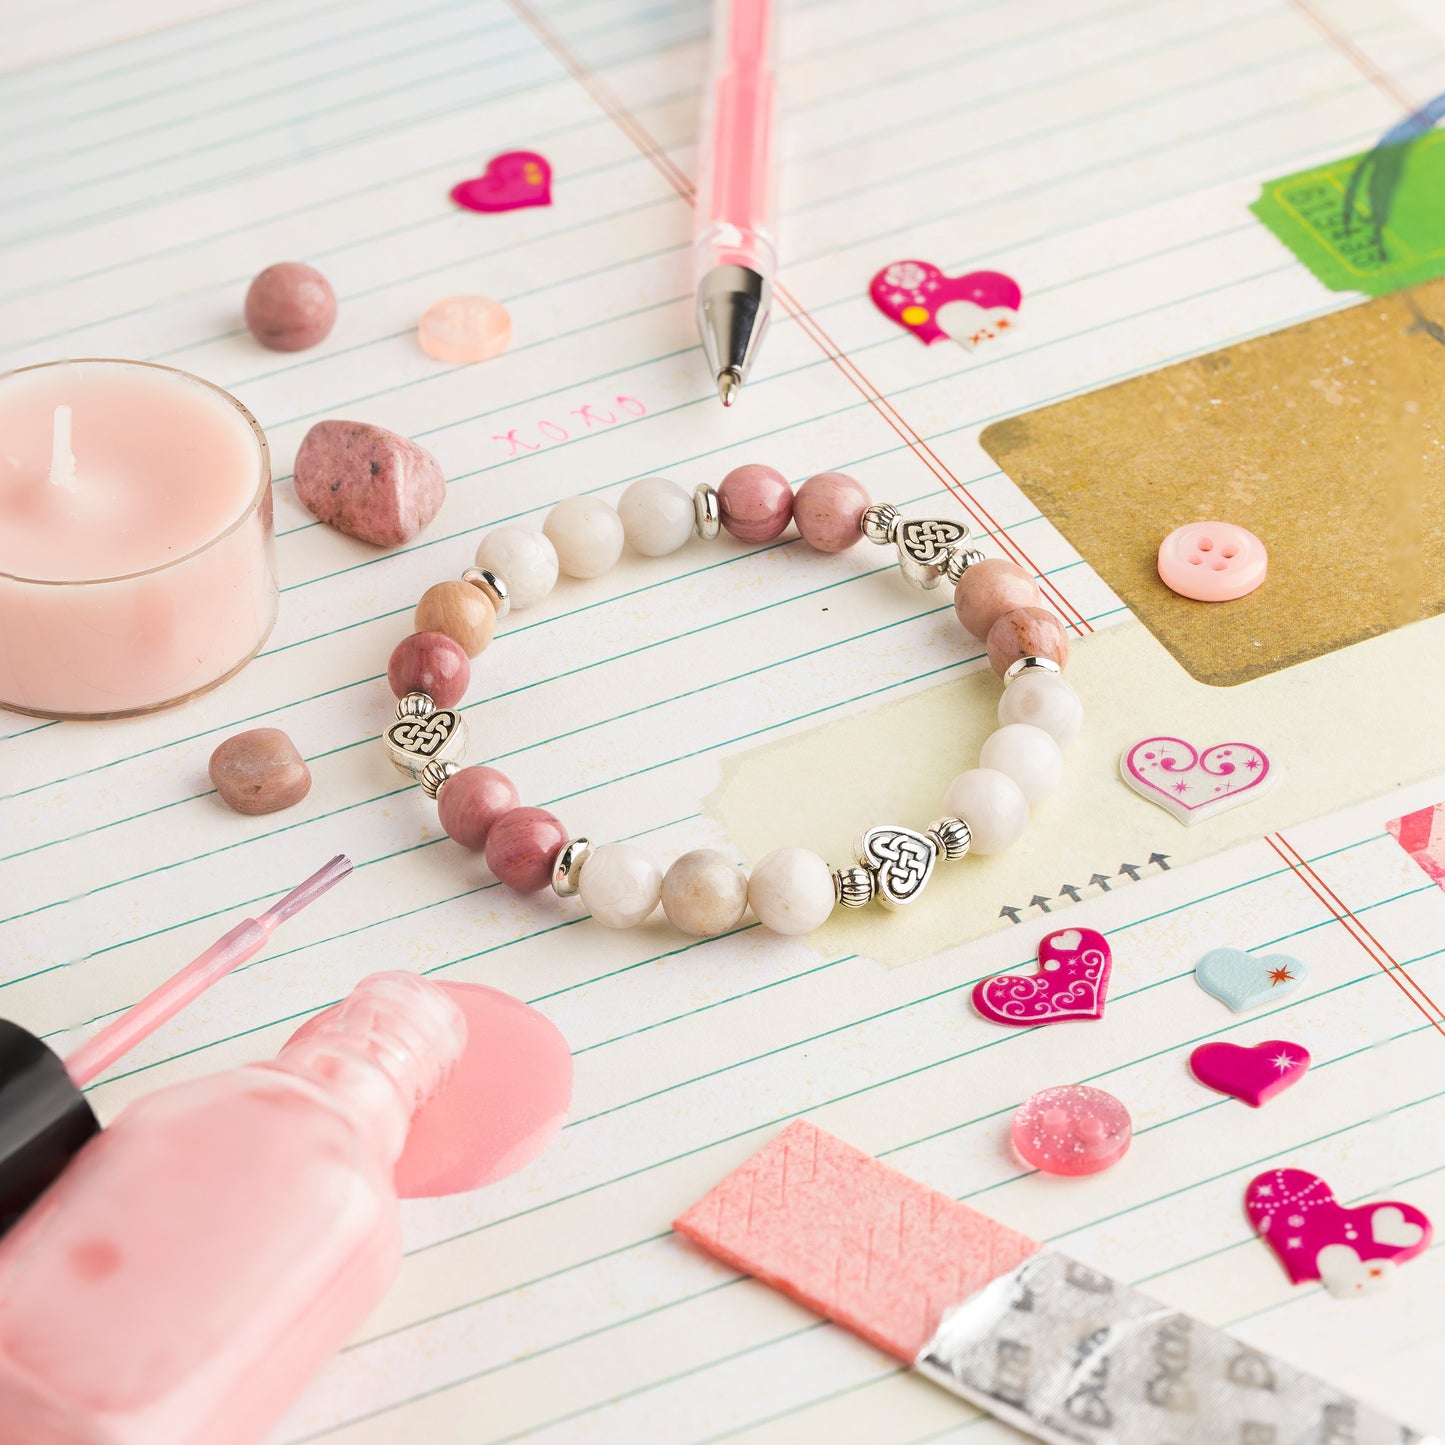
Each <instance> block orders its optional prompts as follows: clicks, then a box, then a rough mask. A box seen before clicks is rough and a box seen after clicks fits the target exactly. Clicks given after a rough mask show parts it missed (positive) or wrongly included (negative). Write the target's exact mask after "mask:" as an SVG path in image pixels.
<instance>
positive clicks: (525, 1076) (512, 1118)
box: [0, 768, 572, 1445]
mask: <svg viewBox="0 0 1445 1445" xmlns="http://www.w3.org/2000/svg"><path fill="white" fill-rule="evenodd" d="M470 771H472V770H471V769H467V770H465V771H463V772H461V773H458V774H457V777H459V778H460V777H465V776H466V772H470ZM476 771H478V772H485V771H487V769H484V768H479V769H476ZM447 786H448V787H450V786H451V784H448V785H447ZM442 796H443V797H445V796H446V794H445V793H443V794H442ZM436 987H438V988H440V989H441V990H442V991H443V992H444V993H445V994H446V996H447V997H448V998H449V999H451V1001H452V1002H453V1003H454V1004H456V1006H457V1007H458V1008H459V1009H460V1010H461V1011H462V1017H463V1018H464V1019H465V1020H466V1024H467V1048H466V1052H465V1053H464V1054H463V1055H462V1058H461V1062H460V1063H458V1065H457V1068H456V1072H455V1073H454V1074H453V1075H452V1077H451V1082H450V1083H448V1084H447V1086H446V1088H444V1089H442V1090H440V1091H439V1092H437V1093H436V1094H434V1095H433V1096H432V1097H431V1098H430V1099H428V1100H427V1101H426V1102H425V1103H424V1104H422V1106H421V1107H420V1108H419V1109H418V1110H417V1111H416V1114H415V1116H414V1117H413V1119H412V1121H411V1131H410V1133H408V1134H407V1136H406V1148H405V1149H403V1150H402V1151H401V1157H400V1158H399V1159H398V1160H397V1161H396V1191H397V1193H398V1194H400V1195H401V1197H402V1198H403V1199H435V1198H437V1197H438V1196H440V1195H443V1194H464V1193H466V1192H467V1191H468V1190H471V1189H480V1188H481V1187H482V1186H483V1185H485V1184H494V1183H496V1181H497V1180H498V1179H505V1178H506V1177H507V1175H509V1174H515V1173H516V1172H517V1170H519V1169H521V1168H522V1167H523V1166H524V1165H527V1164H530V1163H531V1162H532V1160H533V1159H535V1158H536V1157H537V1155H539V1154H540V1153H541V1152H542V1151H543V1150H544V1149H545V1148H546V1147H547V1145H549V1144H550V1143H551V1142H552V1140H553V1139H555V1138H556V1137H557V1131H558V1130H559V1129H561V1127H562V1124H563V1122H564V1121H565V1120H566V1118H567V1110H568V1108H569V1106H570V1105H571V1103H572V1050H571V1049H570V1048H569V1047H568V1044H567V1040H566V1039H564V1038H563V1037H562V1034H561V1031H560V1030H559V1029H558V1028H557V1026H556V1024H554V1023H553V1022H552V1021H551V1020H550V1019H548V1018H545V1017H544V1016H543V1015H542V1014H539V1013H538V1012H537V1010H536V1009H534V1008H529V1007H528V1006H527V1005H526V1004H524V1003H523V1002H522V1001H521V1000H520V999H515V998H513V997H512V996H511V994H506V993H501V992H500V991H498V990H497V989H494V988H487V987H486V986H485V985H483V984H479V983H439V984H437V985H436ZM338 1007H341V1006H340V1005H338ZM335 1013H336V1010H335V1009H328V1010H327V1012H325V1013H322V1014H318V1015H317V1016H316V1017H315V1018H313V1019H309V1020H307V1022H306V1023H304V1024H302V1026H301V1027H300V1028H299V1029H298V1030H297V1031H296V1034H295V1036H294V1038H293V1042H295V1040H296V1039H303V1038H309V1037H311V1036H312V1035H313V1034H314V1033H315V1032H316V1030H317V1029H320V1028H324V1027H326V1026H327V1025H328V1023H329V1021H330V1020H331V1018H332V1017H333V1016H334V1014H335ZM0 1445H5V1442H4V1441H0Z"/></svg>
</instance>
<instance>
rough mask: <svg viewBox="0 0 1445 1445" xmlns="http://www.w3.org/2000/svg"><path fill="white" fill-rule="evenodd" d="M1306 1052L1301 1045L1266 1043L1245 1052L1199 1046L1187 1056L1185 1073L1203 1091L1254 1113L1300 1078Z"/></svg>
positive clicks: (1231, 1047) (1237, 1047)
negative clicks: (1236, 1102)
mask: <svg viewBox="0 0 1445 1445" xmlns="http://www.w3.org/2000/svg"><path fill="white" fill-rule="evenodd" d="M1309 1066H1310V1052H1309V1050H1308V1049H1307V1048H1305V1047H1304V1046H1303V1045H1301V1044H1292V1043H1289V1042H1287V1041H1286V1040H1284V1039H1266V1040H1265V1041H1264V1043H1262V1044H1254V1045H1252V1046H1250V1047H1248V1048H1246V1047H1244V1046H1243V1045H1242V1044H1226V1043H1213V1044H1200V1045H1199V1047H1198V1048H1197V1049H1195V1050H1194V1052H1193V1053H1192V1054H1190V1055H1189V1071H1190V1073H1192V1074H1193V1075H1194V1077H1195V1078H1196V1079H1198V1080H1199V1082H1200V1083H1201V1084H1203V1085H1204V1087H1205V1088H1206V1089H1217V1090H1218V1091H1219V1092H1220V1093H1221V1094H1229V1095H1231V1096H1232V1097H1233V1098H1236V1099H1238V1100H1240V1101H1241V1102H1242V1103H1245V1104H1248V1105H1249V1107H1250V1108H1251V1109H1258V1108H1259V1107H1260V1106H1261V1105H1262V1104H1264V1103H1267V1102H1268V1101H1269V1100H1270V1099H1272V1098H1274V1096H1275V1095H1276V1094H1282V1093H1283V1092H1284V1091H1285V1090H1286V1089H1287V1088H1289V1086H1290V1085H1291V1084H1297V1083H1299V1081H1300V1080H1301V1079H1302V1078H1304V1076H1305V1070H1306V1069H1308V1068H1309Z"/></svg>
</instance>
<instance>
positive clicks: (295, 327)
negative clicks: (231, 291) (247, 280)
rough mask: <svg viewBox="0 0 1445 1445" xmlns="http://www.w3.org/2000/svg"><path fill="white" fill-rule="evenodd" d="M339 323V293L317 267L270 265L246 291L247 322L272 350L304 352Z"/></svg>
mask: <svg viewBox="0 0 1445 1445" xmlns="http://www.w3.org/2000/svg"><path fill="white" fill-rule="evenodd" d="M335 324H336V293H335V292H334V291H333V290H332V289H331V283H330V282H329V281H328V280H327V279H326V277H325V276H323V275H322V274H321V272H320V271H318V270H317V269H316V268H315V267H314V266H308V265H306V264H305V262H303V261H281V262H279V263H278V264H277V265H275V266H267V267H266V269H265V270H264V271H262V272H261V274H260V275H259V276H257V277H256V279H255V280H254V281H252V282H251V286H250V289H249V290H248V291H247V292H246V325H247V326H248V327H250V329H251V335H252V336H254V337H255V338H256V340H257V341H259V342H260V343H261V345H262V346H265V347H268V348H269V349H270V350H272V351H304V350H305V349H306V348H307V347H308V346H315V345H316V344H317V343H318V342H322V341H325V340H326V338H327V336H328V335H330V333H331V328H332V327H333V326H334V325H335Z"/></svg>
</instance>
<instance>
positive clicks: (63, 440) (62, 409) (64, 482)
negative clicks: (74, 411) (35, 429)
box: [50, 406, 75, 487]
mask: <svg viewBox="0 0 1445 1445" xmlns="http://www.w3.org/2000/svg"><path fill="white" fill-rule="evenodd" d="M74 481H75V453H74V452H73V451H72V450H71V449H70V408H69V407H68V406H58V407H56V408H55V430H54V432H53V433H52V436H51V444H50V485H51V486H52V487H68V486H70V485H71V484H72V483H73V482H74Z"/></svg>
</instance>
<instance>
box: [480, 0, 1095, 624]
mask: <svg viewBox="0 0 1445 1445" xmlns="http://www.w3.org/2000/svg"><path fill="white" fill-rule="evenodd" d="M508 3H509V4H510V5H511V7H512V9H513V10H514V11H515V12H516V14H517V17H518V19H520V20H521V21H522V23H523V24H524V25H526V26H527V27H528V28H529V29H530V30H531V31H532V32H533V33H534V34H535V35H536V36H537V38H538V39H539V40H540V41H541V42H542V44H543V45H545V46H546V47H547V49H548V50H550V51H551V52H552V54H553V55H555V56H556V57H557V59H558V61H560V62H561V64H562V65H563V66H564V67H565V68H566V70H567V71H568V73H569V74H570V75H571V76H572V77H573V78H574V79H575V80H576V81H577V82H578V84H579V85H581V86H582V88H583V89H584V90H585V91H586V92H587V94H588V95H590V96H591V97H592V99H593V100H594V101H595V102H596V103H597V105H598V106H599V107H600V108H601V110H602V111H603V113H604V114H605V115H606V116H607V117H608V119H609V120H611V121H612V122H613V124H614V125H616V126H617V128H618V129H619V130H621V131H622V133H623V134H624V135H625V136H626V137H627V138H628V140H630V141H631V142H632V143H633V145H635V146H636V147H637V149H638V150H639V151H640V152H641V154H642V155H643V157H644V158H645V159H646V160H648V161H650V162H651V163H652V165H653V166H654V167H655V168H656V170H657V171H658V172H659V173H660V174H661V176H662V178H663V179H664V180H665V181H666V182H667V183H668V185H670V186H671V187H672V189H673V190H674V191H676V192H677V194H678V195H679V196H680V197H681V198H682V199H683V200H684V201H686V202H687V203H688V205H690V206H691V205H693V204H695V200H696V190H695V188H694V186H693V183H692V181H691V180H689V179H688V177H687V176H686V174H684V172H683V171H682V170H681V169H680V168H679V167H678V165H677V164H676V162H674V161H673V160H672V158H671V157H670V156H668V155H667V153H666V152H665V151H664V150H663V148H662V145H661V143H660V142H659V141H658V140H657V138H656V137H655V136H653V135H652V133H651V132H650V131H649V130H648V129H647V127H646V126H644V125H643V124H642V122H641V121H640V120H638V119H637V117H636V116H635V115H633V113H632V112H631V111H630V110H629V109H628V108H627V106H626V105H624V104H623V102H622V101H621V99H619V97H618V95H617V93H616V91H614V90H613V89H612V87H611V86H609V85H608V84H607V82H606V81H605V80H603V79H602V77H601V76H600V75H598V74H597V72H596V71H595V70H592V69H590V68H589V67H588V66H586V65H584V64H583V63H582V61H580V60H579V59H578V58H577V57H576V56H575V55H573V53H572V52H571V51H570V50H569V49H568V48H567V46H566V45H565V44H564V43H563V41H562V39H561V37H560V36H559V35H558V34H557V33H556V31H554V30H553V29H552V27H551V26H550V25H548V24H547V22H546V21H545V20H543V19H542V17H541V16H540V15H538V14H537V13H536V12H535V11H534V10H533V9H532V8H531V6H530V5H529V4H527V3H526V0H508ZM774 289H775V290H776V292H777V294H778V299H779V300H780V301H781V303H782V305H783V309H784V310H785V311H787V312H788V314H789V315H790V316H791V317H792V318H793V319H794V320H795V321H796V322H797V323H798V326H799V328H800V329H801V330H802V332H803V334H804V335H805V336H807V337H808V339H809V340H810V341H812V342H813V344H814V345H815V346H817V347H818V349H819V350H820V351H821V352H822V353H823V355H824V356H826V357H827V358H828V360H829V361H831V362H832V363H833V365H834V366H836V367H837V368H838V370H839V371H840V372H841V373H842V374H843V376H844V377H845V378H846V379H847V380H848V381H849V383H850V384H851V385H852V386H853V387H854V389H855V390H856V391H857V392H858V393H859V394H860V395H861V396H862V397H863V399H864V400H865V401H866V402H868V404H869V405H870V406H871V407H872V408H873V409H874V411H876V412H877V413H878V415H879V417H880V418H882V420H883V422H884V423H885V425H887V426H888V427H889V428H890V429H891V430H892V431H893V432H894V433H896V435H897V436H898V437H900V438H901V439H902V441H903V442H904V443H905V445H907V447H908V448H909V450H910V451H912V452H913V454H914V455H915V456H916V457H917V458H918V459H919V460H920V461H921V462H922V463H923V465H924V466H925V467H927V468H928V470H929V471H930V472H932V473H933V475H934V476H935V477H936V478H937V479H938V480H939V481H940V482H942V483H943V485H944V486H945V487H946V488H947V489H948V490H949V491H950V492H952V493H953V495H954V496H955V497H956V498H957V499H958V501H959V503H960V504H961V505H962V507H963V509H964V510H965V511H966V512H967V513H968V514H969V516H970V517H972V518H973V520H974V521H975V522H976V523H978V525H979V526H980V527H982V528H984V529H986V530H989V531H992V532H993V534H994V536H995V537H996V539H997V541H998V544H999V547H1000V548H1001V549H1002V550H1003V551H1004V552H1005V553H1006V554H1007V555H1008V556H1009V557H1010V558H1011V559H1012V560H1013V561H1014V562H1016V563H1018V564H1019V565H1020V566H1021V567H1025V568H1027V570H1028V571H1029V572H1031V573H1032V574H1033V575H1034V576H1035V577H1037V578H1038V580H1039V586H1040V589H1041V590H1042V591H1044V592H1046V593H1048V594H1049V595H1050V596H1051V598H1052V599H1053V602H1054V605H1055V606H1056V607H1057V608H1058V611H1059V615H1060V616H1061V617H1062V618H1063V620H1064V621H1065V622H1066V623H1067V624H1068V625H1069V626H1070V627H1071V628H1073V630H1074V631H1075V632H1076V633H1079V634H1081V635H1082V634H1083V633H1085V632H1093V631H1094V627H1093V624H1092V623H1090V622H1089V621H1088V619H1087V618H1085V616H1084V614H1083V613H1082V612H1080V611H1079V609H1078V608H1077V607H1076V606H1075V605H1074V604H1073V603H1072V602H1070V601H1069V599H1068V598H1067V597H1065V596H1064V594H1063V592H1062V591H1061V590H1060V588H1059V587H1058V585H1057V584H1056V583H1055V582H1054V581H1053V580H1052V579H1050V578H1048V577H1045V576H1044V575H1043V573H1042V570H1041V569H1040V568H1039V566H1038V564H1037V563H1036V562H1035V561H1034V560H1033V559H1032V558H1031V557H1030V556H1029V554H1028V553H1027V552H1026V551H1024V549H1023V548H1022V547H1021V546H1020V545H1019V544H1018V543H1017V542H1016V541H1015V540H1014V539H1013V538H1012V537H1010V536H1009V534H1008V533H1007V532H1006V531H1005V530H1004V528H1003V527H1002V526H1001V525H1000V524H999V522H998V520H997V519H996V518H995V517H994V516H993V515H992V513H990V512H989V511H988V509H987V508H986V507H984V506H983V505H982V503H980V502H979V501H978V499H977V498H976V497H974V495H973V494H972V493H971V492H970V491H969V489H968V487H967V486H966V485H965V484H964V483H963V482H960V481H959V479H958V478H957V477H956V476H954V474H953V472H952V471H951V470H950V469H949V468H948V466H947V465H946V463H944V462H943V460H942V459H941V458H940V457H939V456H938V454H937V453H936V452H935V451H934V450H933V448H932V447H930V446H929V445H928V443H927V442H926V441H924V439H923V438H922V437H921V436H920V435H919V434H918V432H917V431H915V430H914V428H913V427H912V426H911V425H909V423H908V422H907V421H905V420H904V418H903V416H902V415H901V414H900V413H899V411H898V409H897V408H896V407H895V406H894V405H893V403H892V402H890V401H889V400H888V399H887V397H885V396H884V395H883V393H882V392H881V391H880V390H879V389H878V388H877V387H876V386H875V385H874V384H873V383H872V382H871V381H870V380H869V379H868V378H867V376H865V375H864V373H863V371H862V370H861V369H860V368H859V366H858V364H857V362H855V361H854V360H853V359H852V358H851V357H850V356H849V355H848V354H847V353H846V352H845V351H844V350H843V348H842V347H841V346H839V345H838V344H837V342H835V341H834V340H833V338H832V337H831V336H829V335H828V333H827V332H826V331H825V330H824V329H823V328H822V326H821V325H819V323H818V321H817V320H816V319H815V318H814V317H813V316H811V315H810V314H809V313H808V311H807V310H806V309H805V308H804V306H803V305H802V303H801V302H800V301H799V300H798V299H797V298H796V297H795V296H794V295H793V294H792V293H791V292H790V291H788V290H787V289H786V288H785V287H783V286H781V285H778V286H776V287H775V288H774Z"/></svg>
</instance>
